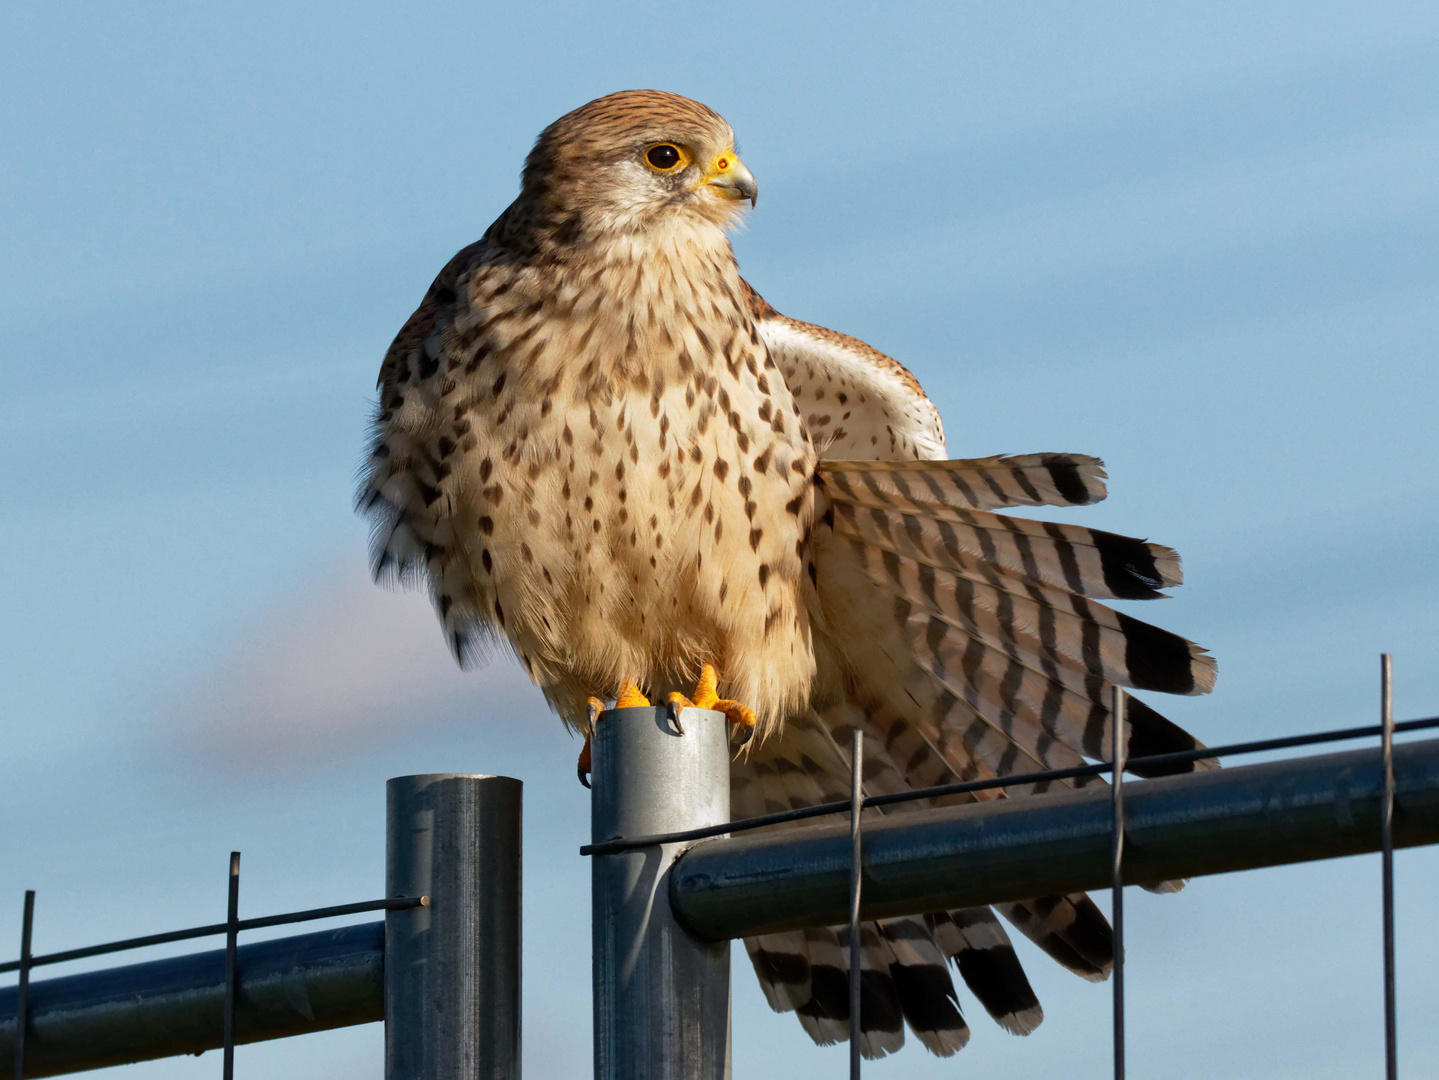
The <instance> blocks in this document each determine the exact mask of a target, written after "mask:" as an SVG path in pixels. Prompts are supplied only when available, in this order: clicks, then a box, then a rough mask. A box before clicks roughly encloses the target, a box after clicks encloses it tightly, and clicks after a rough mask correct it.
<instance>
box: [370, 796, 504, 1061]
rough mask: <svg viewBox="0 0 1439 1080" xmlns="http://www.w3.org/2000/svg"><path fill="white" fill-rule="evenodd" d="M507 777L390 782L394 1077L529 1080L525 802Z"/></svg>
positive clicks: (389, 980) (388, 1055)
mask: <svg viewBox="0 0 1439 1080" xmlns="http://www.w3.org/2000/svg"><path fill="white" fill-rule="evenodd" d="M522 788H523V785H521V783H520V781H518V780H514V779H512V778H510V777H507V776H468V775H457V774H452V773H435V774H430V775H424V776H401V777H397V778H395V779H393V780H391V781H390V782H389V784H388V785H387V796H388V808H387V809H388V816H387V823H388V829H387V837H386V864H385V889H386V892H387V893H388V895H390V896H419V895H425V896H428V897H429V898H430V903H429V905H428V906H427V907H416V908H410V909H408V910H404V911H391V912H389V913H388V914H387V915H386V916H385V1078H386V1080H472V1078H483V1080H518V1077H519V1075H520V826H521V822H520V816H521V814H520V809H521V806H520V804H521V793H522Z"/></svg>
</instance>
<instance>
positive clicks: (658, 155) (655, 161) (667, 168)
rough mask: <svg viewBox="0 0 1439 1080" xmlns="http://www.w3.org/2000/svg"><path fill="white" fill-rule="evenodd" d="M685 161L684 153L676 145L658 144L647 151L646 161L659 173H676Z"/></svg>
mask: <svg viewBox="0 0 1439 1080" xmlns="http://www.w3.org/2000/svg"><path fill="white" fill-rule="evenodd" d="M684 160H685V155H684V151H682V150H681V149H680V148H679V147H678V146H676V145H674V143H667V142H662V143H657V144H655V145H654V146H651V147H650V148H649V149H648V150H646V151H645V161H646V162H647V163H648V164H649V167H650V168H651V169H656V170H658V171H659V172H674V170H675V169H677V168H679V166H680V165H681V164H683V162H684Z"/></svg>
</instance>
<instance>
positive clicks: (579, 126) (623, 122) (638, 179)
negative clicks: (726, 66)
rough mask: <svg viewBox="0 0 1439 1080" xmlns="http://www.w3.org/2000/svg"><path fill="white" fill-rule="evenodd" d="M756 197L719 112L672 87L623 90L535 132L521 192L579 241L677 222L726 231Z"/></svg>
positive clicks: (752, 185)
mask: <svg viewBox="0 0 1439 1080" xmlns="http://www.w3.org/2000/svg"><path fill="white" fill-rule="evenodd" d="M755 195H756V188H755V182H754V177H753V176H752V175H751V174H750V171H749V169H747V168H746V167H745V165H744V162H742V161H741V160H740V159H739V155H738V154H736V153H735V147H734V132H733V131H732V130H731V129H730V126H729V124H727V123H725V120H724V117H722V116H720V115H719V114H718V113H717V112H715V111H714V110H713V109H710V108H709V107H707V106H705V105H701V104H700V103H699V102H698V101H691V100H690V99H689V98H685V97H680V96H679V95H678V94H670V93H666V92H664V91H661V90H625V91H622V92H620V93H618V94H610V95H608V96H606V97H602V98H597V99H596V100H594V101H591V102H590V103H589V104H587V105H582V106H580V107H579V108H578V109H576V110H575V111H574V112H571V113H567V114H566V115H564V116H562V117H560V118H559V119H558V120H556V121H555V122H554V123H553V124H551V125H550V126H549V127H547V128H545V130H544V131H543V132H541V133H540V137H539V139H538V140H537V141H536V143H535V148H534V150H532V151H531V152H530V156H529V157H528V158H527V159H526V161H525V173H524V191H523V194H522V198H524V199H527V200H528V201H529V202H530V203H531V205H532V207H534V209H535V210H536V211H538V213H539V214H540V216H541V217H542V218H543V219H545V220H546V221H548V222H549V223H550V224H551V225H552V227H553V228H554V229H555V230H556V231H558V232H559V233H560V234H561V235H564V234H566V233H568V234H569V238H570V239H572V240H579V239H582V238H584V239H595V238H598V237H602V236H606V235H616V234H625V233H636V232H642V231H645V230H648V229H651V228H655V227H657V226H663V225H665V224H669V223H675V222H677V221H681V220H684V221H688V222H691V223H694V224H707V225H710V226H713V227H719V228H723V227H724V226H726V225H728V224H730V223H731V222H732V221H733V220H734V218H735V217H736V216H737V215H738V213H739V211H740V210H741V208H742V207H743V205H744V204H745V203H746V202H748V203H749V204H751V205H753V204H754V201H755Z"/></svg>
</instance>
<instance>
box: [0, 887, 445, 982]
mask: <svg viewBox="0 0 1439 1080" xmlns="http://www.w3.org/2000/svg"><path fill="white" fill-rule="evenodd" d="M429 902H430V898H429V897H428V896H398V897H391V898H390V899H387V900H365V901H362V902H361V903H358V904H338V905H336V906H334V907H324V908H310V909H309V910H307V911H292V912H290V913H289V914H286V915H262V916H260V917H259V918H255V919H241V920H240V921H239V922H238V923H236V924H235V927H236V929H237V930H259V929H261V928H263V927H266V926H286V925H288V924H290V923H298V922H309V921H310V920H312V919H329V918H333V917H335V916H337V915H356V914H358V913H360V912H362V911H403V910H405V909H406V908H415V907H425V906H427V905H428V904H429ZM228 929H229V925H228V924H227V923H213V924H211V925H210V926H195V927H192V928H191V929H189V930H171V931H169V932H168V933H164V934H150V935H148V936H146V937H137V938H126V939H125V940H123V941H110V942H106V943H105V944H104V945H87V946H85V948H83V949H68V950H66V951H65V952H57V953H47V954H46V955H44V956H36V957H33V958H31V960H30V963H29V966H30V967H38V966H39V965H41V964H62V963H64V962H65V961H66V960H83V959H85V958H86V957H87V956H103V955H104V954H105V953H112V952H125V951H126V950H128V949H143V948H145V947H146V946H147V945H164V944H166V943H168V942H171V941H189V940H190V939H191V938H202V937H214V936H215V935H216V934H223V933H225V932H226V931H227V930H228ZM19 970H20V961H18V960H12V961H10V962H9V963H5V964H0V974H4V973H5V972H7V971H19Z"/></svg>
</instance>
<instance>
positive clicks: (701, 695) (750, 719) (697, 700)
mask: <svg viewBox="0 0 1439 1080" xmlns="http://www.w3.org/2000/svg"><path fill="white" fill-rule="evenodd" d="M718 685H719V674H718V672H716V671H715V667H714V665H713V664H706V665H705V666H704V667H703V668H701V669H700V681H699V682H698V683H697V684H696V685H695V696H694V697H693V698H692V699H691V698H687V697H685V696H684V695H683V694H681V693H678V692H676V693H673V694H671V695H670V696H669V707H670V715H671V716H673V717H674V719H675V727H679V715H680V710H681V709H689V708H695V709H715V710H717V711H719V712H722V713H724V714H725V716H727V717H728V718H729V722H730V723H731V724H733V725H734V726H735V727H737V728H740V729H741V732H740V741H741V742H746V741H748V739H749V737H750V734H751V733H752V732H753V731H754V725H755V715H754V710H753V709H751V708H750V707H749V706H748V705H744V704H741V703H740V702H738V701H731V700H730V699H729V698H722V697H720V696H719V693H718V691H717V687H718ZM680 734H681V735H683V734H684V730H683V729H681V730H680Z"/></svg>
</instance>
